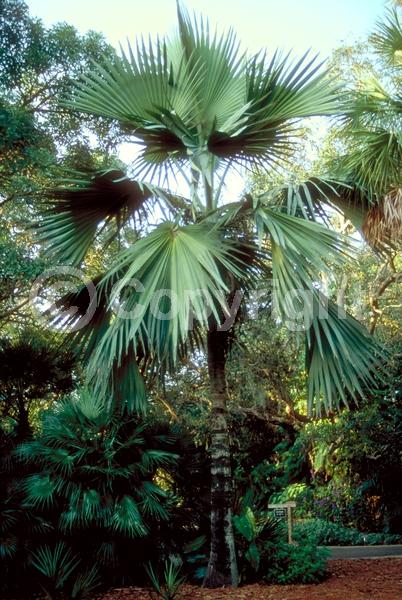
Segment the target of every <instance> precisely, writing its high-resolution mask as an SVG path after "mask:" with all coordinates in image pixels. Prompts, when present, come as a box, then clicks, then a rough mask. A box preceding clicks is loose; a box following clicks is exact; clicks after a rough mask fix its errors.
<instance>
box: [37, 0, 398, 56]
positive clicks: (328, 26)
mask: <svg viewBox="0 0 402 600" xmlns="http://www.w3.org/2000/svg"><path fill="white" fill-rule="evenodd" d="M26 1H27V4H28V6H29V7H30V11H31V14H32V15H34V16H37V17H40V18H41V19H43V21H44V22H45V24H47V25H50V24H52V23H55V22H57V21H66V22H68V23H70V24H72V25H74V26H75V27H76V28H77V29H78V30H80V31H81V32H85V31H87V30H88V29H94V30H97V31H101V32H103V33H104V35H105V36H106V38H107V39H108V40H109V41H110V42H111V43H112V44H113V45H117V44H118V43H119V42H121V41H123V42H124V41H125V39H126V38H127V37H129V38H130V39H133V38H135V36H136V35H137V34H139V33H143V34H148V33H151V34H156V33H159V34H163V33H165V32H169V31H171V30H172V29H173V27H174V24H175V0H26ZM184 4H185V6H187V8H188V9H190V10H195V11H197V12H198V13H200V12H201V13H202V14H204V15H207V16H208V17H209V18H210V20H211V22H212V23H214V24H218V25H219V27H220V28H226V27H229V26H233V27H234V28H235V29H236V31H237V32H238V34H239V37H240V39H241V40H242V42H243V44H244V46H245V48H249V49H250V50H251V51H256V50H259V49H260V48H268V49H269V50H274V49H276V48H282V49H285V50H290V49H294V50H295V51H296V52H297V53H300V52H303V51H305V50H307V49H309V48H312V49H313V50H315V51H317V52H320V54H321V56H322V57H323V58H325V57H326V56H327V55H328V54H329V53H330V52H331V50H332V49H334V48H336V47H337V46H339V45H340V43H341V42H343V41H347V42H350V41H353V40H354V39H356V38H359V37H364V36H366V35H367V34H368V33H370V31H372V29H373V25H374V24H375V23H376V21H377V20H378V18H379V17H380V16H381V15H382V14H383V13H384V7H385V6H386V5H389V4H390V0H388V1H387V0H336V1H335V0H332V1H331V0H303V1H301V0H185V1H184Z"/></svg>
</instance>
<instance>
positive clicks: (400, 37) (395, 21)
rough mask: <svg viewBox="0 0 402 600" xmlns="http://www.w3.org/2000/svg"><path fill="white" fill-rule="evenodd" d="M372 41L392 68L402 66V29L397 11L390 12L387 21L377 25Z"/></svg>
mask: <svg viewBox="0 0 402 600" xmlns="http://www.w3.org/2000/svg"><path fill="white" fill-rule="evenodd" d="M371 41H372V42H373V44H374V46H375V48H376V50H377V52H378V53H379V54H380V55H381V57H382V58H385V59H386V60H387V62H388V64H389V65H390V66H395V65H398V66H400V65H401V64H402V27H401V23H400V20H399V15H398V11H397V9H394V10H389V11H388V12H387V17H386V19H384V20H383V21H380V22H379V23H378V24H377V30H376V31H375V33H374V34H373V35H372V36H371Z"/></svg>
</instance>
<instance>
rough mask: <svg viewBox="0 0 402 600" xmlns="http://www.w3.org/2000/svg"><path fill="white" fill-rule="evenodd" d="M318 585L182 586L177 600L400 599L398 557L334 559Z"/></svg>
mask: <svg viewBox="0 0 402 600" xmlns="http://www.w3.org/2000/svg"><path fill="white" fill-rule="evenodd" d="M329 572H330V575H329V578H328V579H327V580H326V581H324V582H323V583H320V584H318V585H291V586H282V585H281V586H278V585H249V586H245V587H241V588H239V589H237V590H230V589H219V590H203V589H200V588H196V587H192V586H184V587H183V590H182V594H181V600H227V598H233V599H236V600H367V598H372V599H373V600H402V558H383V559H381V560H376V559H374V560H334V561H330V562H329ZM149 598H150V595H149V593H148V592H147V591H146V590H140V589H138V588H124V589H118V590H112V591H110V592H109V593H107V594H104V595H102V596H101V597H100V598H99V600H149Z"/></svg>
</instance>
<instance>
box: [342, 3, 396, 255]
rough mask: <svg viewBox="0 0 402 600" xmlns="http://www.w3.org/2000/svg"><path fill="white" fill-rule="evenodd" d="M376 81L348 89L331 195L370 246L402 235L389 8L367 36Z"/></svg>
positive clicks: (393, 39)
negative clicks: (373, 55) (348, 100)
mask: <svg viewBox="0 0 402 600" xmlns="http://www.w3.org/2000/svg"><path fill="white" fill-rule="evenodd" d="M371 42H372V45H373V49H374V51H375V53H376V56H377V60H378V65H379V70H380V72H381V73H383V74H384V77H383V78H382V80H381V81H380V80H379V79H377V78H376V77H374V76H372V77H371V78H369V79H366V80H365V81H362V82H360V86H359V89H358V90H356V89H354V90H350V93H351V96H352V98H353V102H352V103H351V106H350V110H349V111H348V114H347V115H346V119H345V127H344V130H343V133H344V139H345V141H346V145H347V153H346V154H345V155H344V156H342V157H341V158H340V159H339V160H337V164H336V165H335V169H334V170H333V172H332V176H333V178H335V179H337V180H338V181H344V182H346V183H348V184H349V187H348V188H344V187H343V186H342V185H341V186H338V188H337V191H338V192H339V196H338V197H335V196H333V197H332V200H333V202H334V203H335V204H336V205H338V206H339V207H340V208H341V209H342V210H343V211H344V212H345V214H346V216H348V217H349V218H350V219H351V221H352V222H353V224H354V225H356V227H357V228H358V229H360V230H361V231H362V233H363V234H364V236H365V238H366V239H367V241H368V242H369V243H371V244H372V245H374V246H376V247H378V248H381V247H384V246H387V245H390V244H391V245H395V244H396V243H397V242H398V240H400V239H401V235H402V169H401V165H402V138H401V134H402V127H401V123H402V121H401V118H402V101H401V95H400V86H401V76H402V25H401V22H400V18H399V14H398V10H397V9H396V8H395V9H393V10H389V11H388V13H387V16H386V18H385V19H384V20H383V21H380V22H379V23H378V25H377V28H376V30H375V32H374V33H373V35H372V36H371Z"/></svg>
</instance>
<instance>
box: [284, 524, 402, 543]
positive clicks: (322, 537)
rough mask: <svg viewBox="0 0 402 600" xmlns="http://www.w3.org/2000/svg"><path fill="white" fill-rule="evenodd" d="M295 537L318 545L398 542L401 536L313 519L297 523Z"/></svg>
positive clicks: (301, 541) (299, 540) (302, 541)
mask: <svg viewBox="0 0 402 600" xmlns="http://www.w3.org/2000/svg"><path fill="white" fill-rule="evenodd" d="M294 538H295V540H296V541H298V542H300V543H301V544H304V543H311V544H315V545H317V546H364V545H373V546H375V545H381V544H396V543H398V542H400V541H401V536H398V535H390V534H385V533H361V532H360V531H358V530H357V529H353V528H348V527H343V526H342V525H339V524H338V523H331V522H330V521H325V520H324V519H311V520H309V521H305V522H303V523H297V524H296V526H295V530H294Z"/></svg>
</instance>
